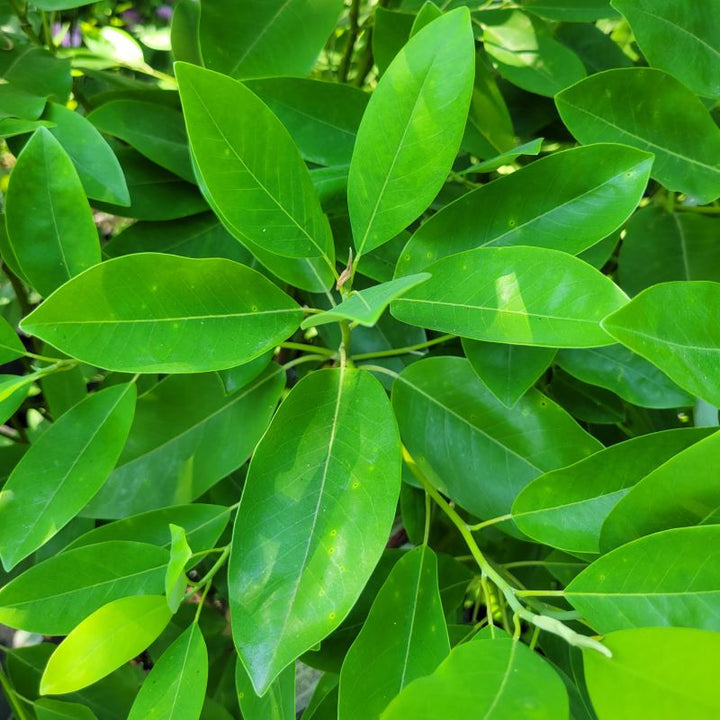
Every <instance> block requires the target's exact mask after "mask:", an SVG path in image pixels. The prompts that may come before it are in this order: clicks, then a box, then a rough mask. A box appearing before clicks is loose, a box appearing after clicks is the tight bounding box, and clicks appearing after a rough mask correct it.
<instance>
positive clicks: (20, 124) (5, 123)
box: [0, 112, 53, 138]
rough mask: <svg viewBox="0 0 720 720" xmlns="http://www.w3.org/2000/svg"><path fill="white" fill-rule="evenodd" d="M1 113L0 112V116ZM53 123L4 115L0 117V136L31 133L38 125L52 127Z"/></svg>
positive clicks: (7, 136)
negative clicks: (4, 116) (2, 117)
mask: <svg viewBox="0 0 720 720" xmlns="http://www.w3.org/2000/svg"><path fill="white" fill-rule="evenodd" d="M1 116H2V113H1V112H0V118H1ZM52 126H53V123H51V122H48V121H46V120H20V119H18V118H12V117H6V118H4V119H0V137H1V138H11V137H15V136H16V135H25V134H26V133H31V132H34V131H35V130H37V129H38V128H40V127H46V128H49V127H52Z"/></svg>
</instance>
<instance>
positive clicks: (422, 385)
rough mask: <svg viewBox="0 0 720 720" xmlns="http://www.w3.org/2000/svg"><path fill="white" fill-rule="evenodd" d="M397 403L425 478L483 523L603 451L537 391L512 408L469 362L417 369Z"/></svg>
mask: <svg viewBox="0 0 720 720" xmlns="http://www.w3.org/2000/svg"><path fill="white" fill-rule="evenodd" d="M392 401H393V407H394V409H395V414H396V415H397V418H398V423H399V425H400V433H401V435H402V438H403V442H404V443H405V445H406V447H407V448H408V450H409V451H410V454H411V455H412V456H413V459H414V460H415V462H416V463H417V464H418V466H419V467H420V469H421V470H422V471H423V473H424V474H425V475H426V476H427V477H428V479H429V480H430V481H431V482H432V483H433V484H434V485H435V486H436V487H437V488H438V489H440V490H442V491H443V492H446V493H447V494H448V495H449V496H450V497H451V498H452V499H453V500H455V501H456V502H457V503H459V504H460V505H462V506H463V507H464V508H465V509H466V510H469V511H470V512H472V513H473V514H474V515H477V516H478V517H481V518H482V517H486V518H487V517H495V516H498V515H503V514H505V513H507V512H509V510H510V506H511V505H512V502H513V500H514V499H515V496H516V495H517V494H518V492H519V491H520V490H521V489H522V488H523V487H524V486H525V485H526V484H527V483H528V482H530V480H532V479H533V478H535V477H537V476H538V475H541V474H542V473H543V472H547V471H548V470H553V469H555V468H557V467H563V466H565V465H569V464H570V463H573V462H576V461H578V460H581V459H582V458H584V457H586V456H588V455H590V454H592V453H594V452H596V451H598V450H600V449H601V447H602V446H601V445H600V443H598V442H597V440H595V439H594V438H592V437H591V436H590V435H588V434H587V433H586V432H585V431H584V430H583V429H582V428H581V427H580V426H579V425H578V424H577V423H576V422H575V421H574V420H573V419H572V418H571V417H570V416H569V415H568V414H567V413H565V411H564V410H562V409H561V408H560V407H558V406H557V405H555V403H553V402H552V401H551V400H549V399H548V398H547V397H545V396H544V395H543V394H542V393H540V392H538V391H536V390H530V391H529V392H528V393H527V394H526V395H525V396H524V397H522V398H521V399H520V400H519V401H518V403H517V404H516V405H515V407H514V408H513V409H512V410H510V409H508V408H506V407H505V406H504V405H502V404H501V403H500V402H499V401H498V400H497V399H496V398H495V396H494V395H493V394H492V393H491V392H490V391H489V390H488V389H487V388H486V387H485V385H483V383H482V382H481V381H480V380H479V379H478V378H477V376H476V375H475V373H474V372H473V370H472V368H471V366H470V363H469V362H468V361H467V360H465V359H463V358H450V357H445V358H430V359H427V360H420V361H419V362H416V363H414V364H412V365H410V366H409V367H408V368H406V369H405V370H403V372H402V373H401V374H400V376H399V377H398V378H397V380H396V381H395V383H394V385H393V395H392Z"/></svg>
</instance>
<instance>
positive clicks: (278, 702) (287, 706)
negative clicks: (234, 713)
mask: <svg viewBox="0 0 720 720" xmlns="http://www.w3.org/2000/svg"><path fill="white" fill-rule="evenodd" d="M235 687H236V688H237V696H238V704H239V705H240V710H241V712H242V716H243V720H295V663H292V664H290V665H288V666H287V667H286V668H285V669H284V670H283V671H282V672H281V673H280V674H279V675H278V676H277V677H276V678H275V680H273V682H272V683H271V684H270V687H269V688H268V689H267V692H266V693H265V694H264V695H263V696H262V697H258V696H257V695H256V693H255V688H254V687H253V684H252V681H251V680H250V676H249V675H248V674H247V671H246V670H245V668H244V667H243V664H242V662H241V661H240V659H239V658H238V660H237V663H236V665H235Z"/></svg>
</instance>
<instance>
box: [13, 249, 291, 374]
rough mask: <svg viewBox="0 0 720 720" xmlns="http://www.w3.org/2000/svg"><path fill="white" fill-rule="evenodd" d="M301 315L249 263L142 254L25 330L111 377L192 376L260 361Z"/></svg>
mask: <svg viewBox="0 0 720 720" xmlns="http://www.w3.org/2000/svg"><path fill="white" fill-rule="evenodd" d="M216 286H224V287H226V288H227V289H228V292H227V293H226V294H222V295H220V294H218V293H217V292H216ZM301 315H302V312H301V310H300V308H299V307H298V305H297V304H296V303H295V302H294V301H293V300H292V299H291V298H290V297H288V296H287V295H286V294H285V293H284V292H282V291H281V290H279V289H278V288H277V287H276V286H275V285H274V284H273V283H271V282H270V281H269V280H267V279H266V278H265V277H263V276H262V275H260V273H258V272H256V271H255V270H251V269H250V268H248V267H245V266H243V265H240V264H239V263H234V262H232V261H230V260H224V259H196V258H182V257H178V256H175V255H165V254H160V253H137V254H134V255H126V256H123V257H119V258H114V259H112V260H108V261H107V262H104V263H101V264H99V265H96V266H95V267H94V268H91V269H90V270H89V271H87V272H85V273H83V274H82V275H81V276H79V277H77V278H75V279H74V280H73V281H72V282H69V283H67V284H65V285H64V286H63V287H62V288H60V289H59V290H58V291H57V292H55V293H54V294H53V295H52V297H50V298H48V299H47V300H46V301H45V302H44V303H43V304H42V305H41V306H40V307H39V308H37V309H36V310H35V311H33V312H32V313H31V314H30V315H28V316H27V317H26V318H25V319H24V320H23V321H22V323H21V327H22V329H23V330H24V331H25V332H27V333H29V334H31V335H35V336H37V337H39V338H41V339H42V340H45V341H46V342H48V343H50V344H51V345H54V346H55V347H57V348H59V349H60V350H62V351H63V352H66V353H67V354H68V355H71V356H72V357H77V358H78V359H80V360H82V361H83V362H88V363H90V364H92V365H96V366H97V367H103V368H106V369H108V370H117V371H120V372H164V373H191V372H203V371H208V370H221V369H223V368H227V367H232V366H234V365H238V364H240V363H242V362H247V361H249V360H252V359H253V358H255V357H257V356H258V355H261V354H262V353H264V352H265V351H266V350H268V349H269V348H271V347H273V346H274V345H275V344H276V343H278V342H280V341H281V340H284V339H285V338H286V337H287V336H288V335H290V334H291V333H292V332H293V330H295V328H296V327H297V326H298V325H299V324H300V320H301ZM199 347H202V352H201V353H198V348H199Z"/></svg>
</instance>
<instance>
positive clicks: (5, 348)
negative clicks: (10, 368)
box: [0, 317, 25, 365]
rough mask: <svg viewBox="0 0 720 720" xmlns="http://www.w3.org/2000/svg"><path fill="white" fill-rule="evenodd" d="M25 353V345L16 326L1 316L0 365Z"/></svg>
mask: <svg viewBox="0 0 720 720" xmlns="http://www.w3.org/2000/svg"><path fill="white" fill-rule="evenodd" d="M24 354H25V347H24V346H23V344H22V343H21V342H20V338H19V337H18V335H17V333H16V332H15V330H14V328H13V327H12V326H11V325H10V323H9V322H8V321H7V320H6V319H5V318H2V317H0V365H5V363H9V362H10V361H12V360H15V358H19V357H22V356H23V355H24Z"/></svg>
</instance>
